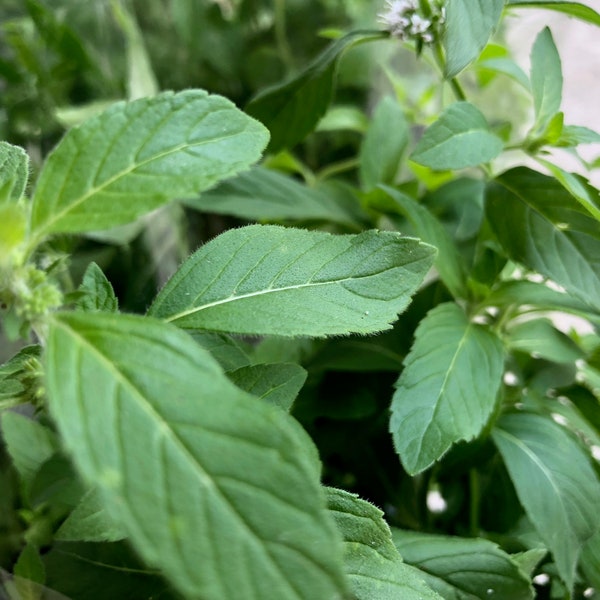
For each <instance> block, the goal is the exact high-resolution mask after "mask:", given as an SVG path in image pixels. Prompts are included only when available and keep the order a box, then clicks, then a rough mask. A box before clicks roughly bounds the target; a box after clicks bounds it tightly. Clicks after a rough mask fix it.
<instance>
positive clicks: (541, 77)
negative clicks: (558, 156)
mask: <svg viewBox="0 0 600 600" xmlns="http://www.w3.org/2000/svg"><path fill="white" fill-rule="evenodd" d="M562 85H563V78H562V67H561V63H560V56H559V54H558V50H557V49H556V45H555V44H554V40H553V39H552V33H551V32H550V29H548V27H545V28H544V29H543V30H542V31H541V32H540V34H539V35H538V36H537V38H536V40H535V43H534V44H533V48H532V50H531V91H532V93H533V105H534V109H535V127H536V128H537V129H538V131H540V132H543V131H544V130H545V129H546V126H547V125H548V123H549V122H550V120H551V119H552V117H554V115H555V114H556V113H557V112H558V111H559V110H560V103H561V100H562Z"/></svg>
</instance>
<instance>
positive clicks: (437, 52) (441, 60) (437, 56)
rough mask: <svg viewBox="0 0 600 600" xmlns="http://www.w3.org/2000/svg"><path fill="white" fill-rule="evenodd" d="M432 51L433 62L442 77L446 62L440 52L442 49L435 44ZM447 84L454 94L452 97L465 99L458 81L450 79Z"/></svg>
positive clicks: (454, 78) (453, 78) (438, 44)
mask: <svg viewBox="0 0 600 600" xmlns="http://www.w3.org/2000/svg"><path fill="white" fill-rule="evenodd" d="M432 50H433V56H434V58H435V62H436V63H437V65H438V67H439V68H440V71H441V72H442V75H443V73H444V68H445V64H446V60H445V58H444V53H443V52H442V47H441V45H440V43H439V42H436V43H435V44H434V45H433V47H432ZM448 83H449V84H450V87H451V88H452V91H453V92H454V95H455V96H456V99H457V100H461V101H462V100H466V99H467V95H466V94H465V91H464V90H463V88H462V86H461V85H460V83H459V82H458V79H456V77H452V79H450V80H449V81H448Z"/></svg>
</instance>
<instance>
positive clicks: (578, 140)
mask: <svg viewBox="0 0 600 600" xmlns="http://www.w3.org/2000/svg"><path fill="white" fill-rule="evenodd" d="M598 143H600V133H598V132H597V131H594V130H593V129H590V128H589V127H582V126H581V125H564V126H563V129H562V134H561V136H560V139H559V140H558V141H557V142H556V146H559V147H561V148H573V147H575V146H579V144H598Z"/></svg>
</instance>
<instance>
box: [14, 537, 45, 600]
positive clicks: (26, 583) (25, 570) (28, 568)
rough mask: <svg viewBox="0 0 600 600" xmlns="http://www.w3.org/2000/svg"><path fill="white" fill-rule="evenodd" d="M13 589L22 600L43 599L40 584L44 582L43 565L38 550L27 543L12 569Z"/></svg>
mask: <svg viewBox="0 0 600 600" xmlns="http://www.w3.org/2000/svg"><path fill="white" fill-rule="evenodd" d="M14 574H15V575H16V577H15V579H14V584H15V588H16V590H17V592H18V594H19V595H18V596H17V597H18V598H19V599H21V598H22V599H23V600H41V598H43V597H44V595H43V588H42V584H43V583H45V581H46V571H45V569H44V563H43V562H42V559H41V558H40V553H39V551H38V549H37V548H36V547H35V546H33V545H32V544H30V543H28V544H27V545H26V546H25V548H23V551H22V552H21V554H20V555H19V558H18V560H17V562H16V563H15V567H14Z"/></svg>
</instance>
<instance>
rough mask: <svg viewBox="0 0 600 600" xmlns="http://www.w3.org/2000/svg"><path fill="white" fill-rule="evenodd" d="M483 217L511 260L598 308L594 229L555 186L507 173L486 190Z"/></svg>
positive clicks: (525, 172)
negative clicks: (547, 278) (484, 213)
mask: <svg viewBox="0 0 600 600" xmlns="http://www.w3.org/2000/svg"><path fill="white" fill-rule="evenodd" d="M486 212H487V216H488V220H489V222H490V225H491V227H492V229H493V230H494V232H495V234H496V235H497V237H498V240H499V241H500V243H501V244H502V246H503V248H504V250H505V251H506V252H507V254H508V255H509V257H510V258H511V259H513V260H515V261H517V262H520V263H523V264H524V265H525V266H527V267H529V268H530V269H533V270H536V271H538V272H540V273H542V274H543V275H545V276H546V277H549V278H550V279H552V280H554V281H555V282H556V283H559V284H560V285H562V286H564V287H565V288H566V289H567V290H568V291H569V292H571V293H572V294H574V295H575V296H577V297H579V298H581V299H582V300H584V301H586V302H588V303H589V304H591V305H592V306H596V307H598V306H599V300H598V299H599V298H600V228H599V227H598V222H597V221H595V220H594V219H593V218H592V217H591V216H590V215H589V213H588V212H587V211H586V210H585V209H583V207H581V206H580V204H578V203H577V201H576V200H575V199H574V198H573V197H572V196H571V194H569V193H568V192H567V191H566V190H565V189H564V188H563V186H562V185H561V184H560V183H559V182H558V181H556V180H555V179H553V178H551V177H547V176H544V175H541V174H540V173H537V172H535V171H532V170H530V169H527V168H525V167H520V168H516V169H512V170H510V171H507V172H506V173H503V174H502V175H500V176H499V177H497V178H496V179H495V180H494V181H493V182H491V183H490V184H489V185H488V188H487V194H486Z"/></svg>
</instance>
